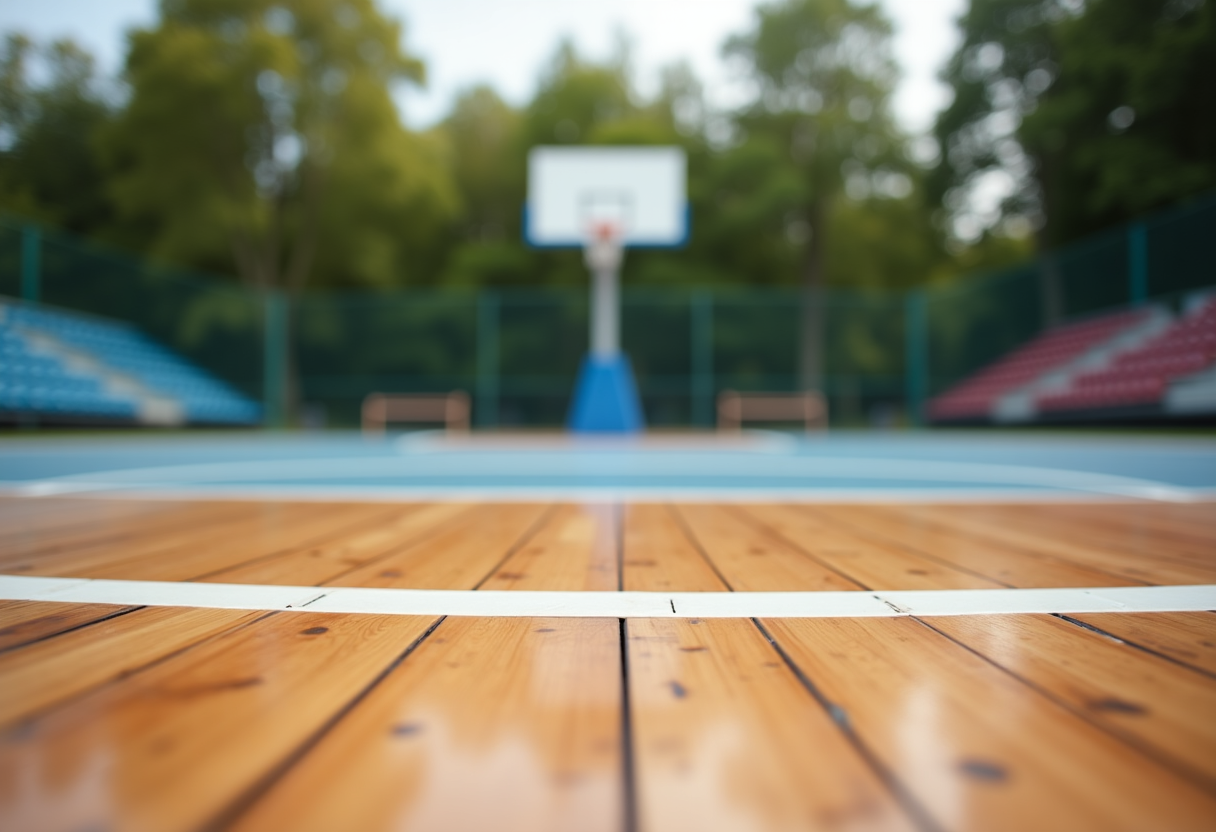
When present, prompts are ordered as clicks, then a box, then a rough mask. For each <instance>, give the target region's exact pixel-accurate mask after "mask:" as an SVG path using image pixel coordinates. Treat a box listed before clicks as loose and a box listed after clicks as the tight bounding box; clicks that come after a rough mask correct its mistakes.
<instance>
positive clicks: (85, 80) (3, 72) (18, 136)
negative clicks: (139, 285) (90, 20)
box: [0, 35, 111, 234]
mask: <svg viewBox="0 0 1216 832" xmlns="http://www.w3.org/2000/svg"><path fill="white" fill-rule="evenodd" d="M34 62H41V64H42V69H44V72H43V73H41V74H42V75H44V76H45V77H46V78H47V81H46V82H45V83H43V84H35V82H34V81H33V80H32V79H31V74H32V73H31V64H32V63H34ZM110 116H111V112H110V107H109V106H108V104H107V103H106V101H105V99H104V97H103V96H102V94H101V93H100V91H99V85H98V82H97V79H96V77H95V74H94V69H93V60H92V58H91V57H90V56H89V55H88V54H87V53H85V52H84V51H83V50H81V49H80V47H78V46H76V45H75V44H73V43H71V42H70V41H57V42H55V43H53V44H51V45H50V46H48V47H44V48H38V47H37V46H36V45H35V44H34V43H33V42H32V41H30V40H29V39H28V38H25V37H23V36H21V35H9V36H8V37H7V38H6V39H5V41H4V43H3V44H0V211H3V212H5V213H9V214H14V215H19V216H25V217H29V218H31V219H34V220H38V221H40V222H43V223H46V224H48V225H54V226H58V227H60V228H64V229H67V230H68V231H72V232H75V233H78V234H82V233H89V232H92V231H94V230H95V229H97V228H98V227H100V226H102V225H104V224H105V223H106V222H108V221H109V218H110V214H111V206H110V203H109V201H108V200H107V198H106V193H105V176H104V173H103V171H102V168H101V165H100V164H99V160H98V158H97V153H96V152H95V148H94V146H93V141H92V140H93V138H94V136H95V135H96V134H97V132H98V130H99V129H100V128H101V127H102V126H103V125H104V124H105V123H106V122H107V121H108V120H109V119H110Z"/></svg>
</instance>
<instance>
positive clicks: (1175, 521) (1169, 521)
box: [1076, 500, 1216, 542]
mask: <svg viewBox="0 0 1216 832" xmlns="http://www.w3.org/2000/svg"><path fill="white" fill-rule="evenodd" d="M1076 513H1077V514H1091V515H1093V516H1096V517H1099V518H1102V519H1105V520H1108V521H1109V522H1112V523H1115V524H1118V525H1119V526H1120V527H1121V528H1124V529H1158V530H1160V531H1164V532H1170V533H1175V534H1185V535H1188V536H1191V537H1194V538H1197V539H1199V540H1205V541H1208V542H1216V502H1213V501H1212V500H1207V501H1205V502H1199V503H1194V504H1192V505H1178V504H1163V503H1146V502H1142V501H1136V502H1131V503H1126V504H1121V505H1118V506H1114V505H1093V506H1087V505H1078V506H1077V507H1076Z"/></svg>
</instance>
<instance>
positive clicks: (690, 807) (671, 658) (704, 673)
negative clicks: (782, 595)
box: [627, 619, 913, 832]
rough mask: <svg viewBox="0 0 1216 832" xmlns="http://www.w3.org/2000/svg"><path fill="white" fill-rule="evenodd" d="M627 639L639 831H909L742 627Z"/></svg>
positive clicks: (752, 631) (759, 640) (684, 627)
mask: <svg viewBox="0 0 1216 832" xmlns="http://www.w3.org/2000/svg"><path fill="white" fill-rule="evenodd" d="M627 629H628V640H627V643H628V650H629V696H630V709H631V710H630V713H631V721H632V724H633V729H634V742H633V748H634V752H635V761H634V768H635V771H636V772H637V804H638V815H639V824H638V827H639V829H641V830H645V831H646V832H667V830H685V829H696V830H704V832H710V831H711V830H735V829H911V828H913V824H912V823H911V822H910V821H909V819H908V817H907V816H906V815H905V814H904V812H903V810H902V809H901V807H900V806H899V804H898V803H897V801H896V800H895V799H894V798H893V797H892V795H891V794H890V792H889V791H888V790H887V788H886V787H885V786H884V785H883V783H882V781H881V780H880V779H879V777H878V776H877V775H876V774H875V773H874V771H873V770H871V769H870V768H869V767H868V766H867V765H866V764H865V762H864V760H863V759H862V758H861V756H860V755H859V754H858V753H857V751H856V750H855V748H854V747H853V746H852V745H850V743H849V741H848V739H847V738H846V736H845V734H844V733H843V732H842V731H841V730H840V729H839V728H838V727H837V725H836V724H835V723H833V721H832V719H831V717H830V716H829V715H828V713H827V711H825V710H824V709H823V708H822V707H821V706H820V705H819V704H818V703H817V702H816V701H815V700H814V699H813V698H812V697H811V696H810V695H809V694H808V693H807V691H806V690H805V689H804V688H803V687H802V686H801V684H800V683H799V682H798V680H797V679H796V678H795V676H794V674H793V673H792V672H791V671H790V669H789V668H788V667H787V666H786V665H785V663H784V662H782V660H781V657H780V656H779V655H778V654H777V652H776V651H775V650H773V648H772V646H771V645H769V643H768V642H767V641H766V640H765V639H764V637H763V636H762V635H761V634H760V632H759V631H758V630H757V629H756V627H755V625H754V624H752V622H750V621H746V620H743V621H740V620H724V619H713V620H701V621H697V620H695V619H687V620H666V619H632V620H630V621H629V622H628V623H627Z"/></svg>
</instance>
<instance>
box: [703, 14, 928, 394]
mask: <svg viewBox="0 0 1216 832" xmlns="http://www.w3.org/2000/svg"><path fill="white" fill-rule="evenodd" d="M890 34H891V27H890V24H889V23H888V22H887V20H886V19H885V18H884V17H883V16H882V13H881V12H880V11H879V9H878V7H877V6H874V5H854V4H852V3H851V2H849V0H780V1H779V2H775V3H770V4H768V5H762V6H760V7H759V8H758V9H757V20H756V25H755V28H754V29H753V30H752V31H751V32H750V33H748V34H746V35H742V36H738V37H735V38H732V39H731V40H730V41H728V43H727V45H726V47H725V53H726V55H727V56H728V57H731V58H735V59H737V60H741V61H742V62H743V63H744V64H745V65H746V66H747V67H748V68H749V69H750V71H751V74H752V76H753V78H754V79H755V81H756V84H757V87H758V89H759V96H758V98H757V100H756V102H755V103H754V104H753V105H752V106H750V107H748V108H746V109H745V110H744V111H743V112H742V113H741V114H740V116H739V119H738V123H739V127H740V129H742V130H743V131H744V132H745V134H746V135H753V134H761V133H762V134H765V135H768V136H771V137H773V138H774V140H775V141H776V142H777V144H778V146H779V147H781V148H782V150H783V152H784V153H785V154H788V158H789V161H790V163H791V166H792V171H793V172H794V174H795V177H796V183H797V186H798V189H799V194H798V197H797V199H796V200H795V202H794V206H793V211H792V215H791V216H790V217H789V218H788V219H787V223H786V224H787V226H788V227H789V230H790V232H791V233H792V234H793V235H794V236H796V237H799V238H803V239H805V245H804V255H803V262H802V265H801V274H802V287H803V290H804V293H805V300H804V303H803V321H802V343H801V348H800V361H799V367H800V369H799V373H800V382H801V384H802V385H803V386H804V387H807V388H820V387H822V384H823V356H822V329H823V327H822V307H821V303H820V302H819V293H820V291H821V289H822V287H823V284H824V266H825V255H826V251H827V248H828V246H829V245H830V241H829V239H828V233H827V231H828V218H829V216H830V215H831V214H832V210H833V206H834V204H835V202H836V201H837V200H838V199H839V198H840V196H841V194H842V193H844V192H845V188H846V185H847V183H848V180H849V179H850V178H852V179H854V180H858V181H860V180H869V179H870V178H871V177H873V176H875V175H878V176H880V177H887V176H889V175H891V174H892V173H897V172H898V170H899V169H900V168H901V167H902V166H904V165H905V164H906V162H905V160H904V158H903V142H902V137H901V136H900V135H899V133H898V131H897V130H896V129H895V127H894V124H893V121H892V118H891V114H890V108H889V99H890V95H891V92H892V89H893V87H894V84H895V81H896V69H895V65H894V62H893V60H892V58H891V56H890Z"/></svg>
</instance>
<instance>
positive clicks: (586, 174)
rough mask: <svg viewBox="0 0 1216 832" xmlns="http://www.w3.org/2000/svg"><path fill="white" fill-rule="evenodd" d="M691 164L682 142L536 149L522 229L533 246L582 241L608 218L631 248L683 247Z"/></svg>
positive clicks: (532, 155)
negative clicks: (617, 227)
mask: <svg viewBox="0 0 1216 832" xmlns="http://www.w3.org/2000/svg"><path fill="white" fill-rule="evenodd" d="M687 169H688V164H687V161H686V160H685V157H684V150H683V149H682V148H679V147H568V146H566V147H547V146H546V147H534V148H532V151H531V152H530V153H529V154H528V205H527V213H526V216H525V218H524V235H525V237H526V238H527V240H528V242H529V243H531V244H532V245H534V246H562V247H565V246H582V245H584V243H585V242H586V241H587V239H588V237H589V234H590V231H591V229H592V227H593V226H594V225H595V224H596V223H600V222H605V221H608V222H612V223H614V224H616V225H618V226H619V227H620V228H621V234H622V242H623V243H624V245H626V246H678V245H682V244H683V243H684V241H685V239H686V238H687V237H688V201H687V196H686V186H687V179H688V173H687Z"/></svg>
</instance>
